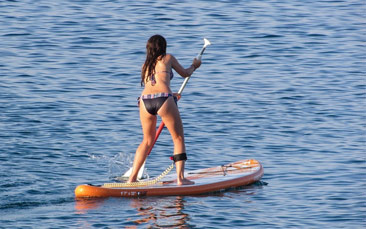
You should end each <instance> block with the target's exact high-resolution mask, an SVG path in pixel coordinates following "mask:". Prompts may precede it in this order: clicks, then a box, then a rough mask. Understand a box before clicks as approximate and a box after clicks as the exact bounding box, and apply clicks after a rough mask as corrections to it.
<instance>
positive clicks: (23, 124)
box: [0, 0, 366, 228]
mask: <svg viewBox="0 0 366 229" xmlns="http://www.w3.org/2000/svg"><path fill="white" fill-rule="evenodd" d="M365 12H366V4H365V1H362V0H348V1H346V0H344V1H343V0H320V1H314V0H304V1H293V0H280V1H274V0H269V1H254V0H248V1H237V0H221V1H207V0H206V1H205V0H199V1H193V0H185V1H166V0H163V1H151V0H139V1H117V0H111V1H106V0H88V1H87V0H85V1H82V0H77V1H75V0H64V1H56V0H48V1H45V0H37V1H36V0H23V1H19V0H5V1H4V0H2V1H0V38H1V42H0V56H1V59H2V60H1V61H0V177H1V179H0V227H1V228H27V227H29V228H99V227H102V228H124V227H125V228H130V227H138V228H148V227H151V228H160V227H168V228H365V227H366V143H365V142H366V112H365V110H366V77H365V75H366V63H365V62H366V61H365V60H366V48H365V40H366V36H365V35H366V18H365ZM154 34H162V35H163V36H165V37H166V39H167V41H168V52H169V53H172V54H174V55H175V56H176V57H177V59H178V60H180V62H181V63H182V64H183V65H184V66H189V65H190V64H191V60H192V58H193V57H194V56H195V55H196V54H197V52H198V51H199V50H200V49H201V47H202V44H203V40H202V38H203V37H206V38H208V39H209V40H210V41H211V42H212V46H210V47H209V48H208V49H207V50H206V53H205V54H204V57H203V64H202V66H201V68H200V69H198V70H197V71H196V72H195V73H194V75H193V76H192V78H191V80H190V82H189V83H188V85H187V87H186V88H185V91H184V93H183V98H182V100H181V101H180V102H179V107H180V111H181V116H182V119H183V123H184V127H185V135H186V144H187V152H188V155H189V161H188V162H187V169H188V170H192V169H199V168H205V167H212V166H216V165H220V164H225V163H229V162H232V161H236V160H239V159H247V158H255V159H257V160H259V161H260V162H261V163H262V164H263V166H264V172H265V174H264V177H263V178H262V181H261V182H258V183H256V184H254V185H250V186H247V187H244V188H242V189H238V190H232V191H229V192H223V193H218V194H212V195H202V196H172V197H154V198H109V199H90V200H84V201H78V200H75V198H74V193H73V191H74V188H75V187H76V186H77V185H79V184H82V183H94V184H98V183H103V182H105V181H109V180H110V178H111V176H112V175H115V174H117V173H121V172H123V171H124V170H123V169H125V167H126V165H120V164H119V163H122V164H123V163H127V162H128V160H129V159H130V158H131V157H133V154H134V151H135V149H136V148H137V146H138V144H139V143H140V141H141V127H140V122H139V116H138V109H137V105H136V102H137V101H136V98H137V96H139V94H140V92H141V88H140V86H139V82H140V68H141V65H142V63H143V61H144V58H145V44H146V41H147V39H148V38H149V37H150V36H151V35H154ZM182 82H183V79H181V78H179V77H178V76H177V74H176V77H175V78H174V80H173V82H172V88H173V89H174V90H178V89H179V86H180V84H181V83H182ZM172 150H173V145H172V142H171V139H170V136H169V134H168V132H167V130H164V131H163V133H162V134H161V136H160V137H159V139H158V142H157V144H156V146H155V147H154V150H153V151H152V153H151V155H150V156H149V158H148V161H147V164H146V167H147V169H148V171H147V173H148V174H149V175H150V176H157V175H159V174H160V173H161V172H162V171H163V170H164V169H165V168H166V167H167V166H169V164H170V161H169V156H170V155H171V154H172ZM127 167H128V166H127Z"/></svg>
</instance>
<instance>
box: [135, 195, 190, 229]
mask: <svg viewBox="0 0 366 229" xmlns="http://www.w3.org/2000/svg"><path fill="white" fill-rule="evenodd" d="M184 203H185V200H184V197H182V196H175V197H168V198H160V199H159V200H157V202H151V201H150V200H149V199H133V200H132V203H131V206H132V207H134V208H136V209H137V210H138V216H139V219H136V220H133V219H132V220H131V221H133V222H134V223H135V224H136V225H140V224H145V223H148V224H149V225H153V226H156V227H184V226H187V222H188V220H189V216H188V214H186V213H184Z"/></svg>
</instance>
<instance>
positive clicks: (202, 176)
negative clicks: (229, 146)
mask: <svg viewBox="0 0 366 229" xmlns="http://www.w3.org/2000/svg"><path fill="white" fill-rule="evenodd" d="M262 176H263V167H262V165H261V164H260V163H259V162H258V161H257V160H254V159H249V160H241V161H237V162H233V163H230V164H227V165H222V166H217V167H213V168H206V169H198V170H193V171H187V172H185V177H186V178H188V179H189V180H192V181H194V182H195V184H193V185H181V186H179V185H177V183H176V174H171V175H168V176H165V177H164V178H163V179H162V180H161V181H159V182H158V183H156V184H153V185H148V186H135V187H109V186H106V185H98V186H96V185H90V184H83V185H79V186H78V187H76V189H75V196H76V197H138V196H174V195H198V194H204V193H211V192H217V191H223V190H226V189H230V188H235V187H239V186H244V185H249V184H252V183H254V182H256V181H259V180H260V179H261V177H262ZM118 185H119V183H116V186H118ZM122 185H123V184H122Z"/></svg>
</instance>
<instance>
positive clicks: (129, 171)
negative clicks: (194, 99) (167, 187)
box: [122, 38, 211, 180]
mask: <svg viewBox="0 0 366 229" xmlns="http://www.w3.org/2000/svg"><path fill="white" fill-rule="evenodd" d="M203 40H204V42H205V43H204V45H203V47H202V49H201V51H200V52H199V53H198V55H197V57H196V59H197V60H201V59H202V55H203V53H204V52H205V50H206V47H207V46H209V45H211V42H210V41H209V40H207V39H206V38H204V39H203ZM190 78H191V77H190V76H189V77H186V78H185V80H184V81H183V83H182V86H181V87H180V89H179V91H178V100H179V99H180V95H181V94H182V92H183V89H184V88H185V86H186V85H187V83H188V80H189V79H190ZM164 126H165V124H164V122H161V123H160V126H159V128H158V130H157V131H156V134H155V139H154V142H153V144H152V145H151V147H150V149H149V152H148V153H147V155H149V154H150V153H151V150H152V148H153V147H154V145H155V142H156V141H157V140H158V137H159V135H160V133H161V131H162V130H163V129H164ZM145 162H146V161H145ZM145 162H144V164H142V166H141V168H140V170H139V173H138V175H137V179H139V180H140V179H141V178H142V175H143V173H144V169H145ZM131 173H132V167H131V168H130V169H129V170H128V171H127V172H126V173H125V174H123V176H122V179H125V178H128V177H130V175H131Z"/></svg>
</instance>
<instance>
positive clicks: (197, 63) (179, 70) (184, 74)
mask: <svg viewBox="0 0 366 229" xmlns="http://www.w3.org/2000/svg"><path fill="white" fill-rule="evenodd" d="M170 56H171V60H172V68H173V69H174V70H175V71H176V72H177V73H178V74H179V75H181V76H182V77H184V78H186V77H189V76H191V75H192V74H193V72H194V71H195V70H196V69H197V68H199V67H200V66H201V61H200V60H197V59H196V58H194V60H193V63H192V65H191V66H190V67H188V68H183V66H182V65H181V64H180V63H179V62H178V60H177V59H176V58H175V57H174V56H173V55H170Z"/></svg>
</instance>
